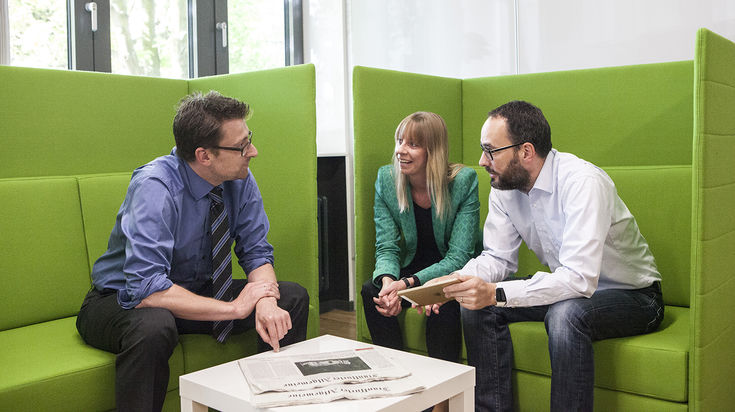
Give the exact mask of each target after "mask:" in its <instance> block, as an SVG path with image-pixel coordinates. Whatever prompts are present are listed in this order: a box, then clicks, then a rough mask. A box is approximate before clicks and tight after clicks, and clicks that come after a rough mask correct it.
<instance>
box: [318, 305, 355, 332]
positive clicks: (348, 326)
mask: <svg viewBox="0 0 735 412" xmlns="http://www.w3.org/2000/svg"><path fill="white" fill-rule="evenodd" d="M356 323H357V322H356V318H355V312H347V311H344V310H339V309H334V310H330V311H329V312H324V313H322V314H321V315H319V334H320V335H334V336H339V337H342V338H348V339H355V338H356V337H357V330H356V328H355V324H356Z"/></svg>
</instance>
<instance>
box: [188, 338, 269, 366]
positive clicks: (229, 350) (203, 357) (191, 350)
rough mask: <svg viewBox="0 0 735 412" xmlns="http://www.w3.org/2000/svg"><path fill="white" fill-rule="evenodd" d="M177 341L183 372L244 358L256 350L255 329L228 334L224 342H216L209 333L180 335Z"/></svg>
mask: <svg viewBox="0 0 735 412" xmlns="http://www.w3.org/2000/svg"><path fill="white" fill-rule="evenodd" d="M179 342H180V343H181V345H180V346H182V347H183V348H184V365H185V366H186V372H185V373H190V372H195V371H198V370H200V369H204V368H209V367H212V366H215V365H219V364H221V363H225V362H230V361H233V360H235V359H240V358H244V357H246V356H250V355H254V354H255V353H256V352H257V332H256V331H255V329H251V330H248V331H246V332H244V333H241V334H238V335H230V337H229V338H227V341H226V342H225V343H224V344H222V343H218V342H217V341H216V340H215V339H214V338H212V337H211V336H209V335H180V336H179Z"/></svg>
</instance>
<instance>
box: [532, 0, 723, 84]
mask: <svg viewBox="0 0 735 412" xmlns="http://www.w3.org/2000/svg"><path fill="white" fill-rule="evenodd" d="M518 5H519V7H518V28H519V34H520V36H519V46H520V47H519V50H520V56H519V57H520V58H519V60H520V72H521V73H534V72H544V71H553V70H568V69H583V68H591V67H604V66H620V65H626V64H642V63H657V62H667V61H676V60H691V59H693V58H694V37H695V33H696V32H697V29H699V28H700V27H706V28H708V29H710V30H712V31H714V32H716V33H718V34H720V35H722V36H725V37H727V38H729V39H734V40H735V1H732V0H696V1H695V0H645V1H642V0H615V1H601V0H597V1H585V0H553V1H548V0H546V1H544V0H519V1H518Z"/></svg>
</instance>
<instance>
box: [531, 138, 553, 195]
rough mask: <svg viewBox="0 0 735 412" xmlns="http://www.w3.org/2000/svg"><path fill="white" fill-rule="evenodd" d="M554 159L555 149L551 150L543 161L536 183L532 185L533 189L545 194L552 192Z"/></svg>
mask: <svg viewBox="0 0 735 412" xmlns="http://www.w3.org/2000/svg"><path fill="white" fill-rule="evenodd" d="M555 157H556V149H551V151H550V152H549V154H548V155H546V159H544V165H543V166H542V167H541V172H539V174H538V177H536V181H535V182H534V183H533V188H531V190H534V189H538V190H543V191H544V192H547V193H553V192H554V158H555Z"/></svg>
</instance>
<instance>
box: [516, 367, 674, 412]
mask: <svg viewBox="0 0 735 412" xmlns="http://www.w3.org/2000/svg"><path fill="white" fill-rule="evenodd" d="M550 394H551V378H549V377H548V376H544V375H537V374H534V373H527V372H522V371H513V395H514V396H513V399H514V403H515V410H517V411H533V412H536V411H548V410H549V404H550V399H549V398H550ZM594 397H595V405H594V410H595V412H608V411H609V412H618V411H646V412H686V411H688V410H689V408H688V407H687V404H686V403H679V402H671V401H665V400H662V399H656V398H651V397H647V396H640V395H635V394H632V393H628V392H621V391H612V390H609V389H605V388H600V387H596V388H595V395H594Z"/></svg>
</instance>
